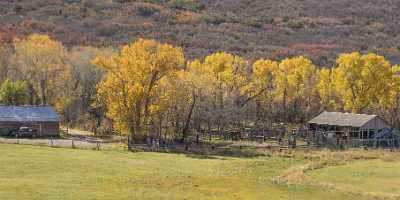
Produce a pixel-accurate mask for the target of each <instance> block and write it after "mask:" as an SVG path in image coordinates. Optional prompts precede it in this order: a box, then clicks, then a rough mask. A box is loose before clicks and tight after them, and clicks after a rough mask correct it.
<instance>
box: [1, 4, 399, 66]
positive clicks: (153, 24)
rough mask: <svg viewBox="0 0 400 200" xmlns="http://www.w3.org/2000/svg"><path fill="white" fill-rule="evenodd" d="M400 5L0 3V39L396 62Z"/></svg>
mask: <svg viewBox="0 0 400 200" xmlns="http://www.w3.org/2000/svg"><path fill="white" fill-rule="evenodd" d="M399 7H400V1H393V0H381V1H374V0H363V1H359V0H335V1H332V0H302V1H294V0H280V1H275V0H143V1H139V0H137V1H135V0H36V1H31V0H4V1H0V39H1V40H3V41H7V40H10V39H11V38H12V37H14V36H26V35H28V34H30V33H33V32H40V33H47V34H50V35H52V36H53V37H55V38H56V39H59V40H61V41H63V42H64V43H65V44H66V45H68V46H74V45H95V46H110V45H114V46H118V45H120V44H125V43H127V42H129V41H131V40H132V39H135V38H139V37H144V38H154V39H157V40H160V41H163V42H168V43H173V44H176V45H180V46H182V47H184V49H185V52H186V54H187V57H189V58H194V57H201V56H204V55H206V54H208V53H210V52H215V51H229V52H233V53H237V54H240V55H242V56H245V57H247V58H259V57H266V58H273V59H281V58H283V57H286V56H291V55H298V54H305V55H307V56H309V57H311V58H312V59H313V61H314V62H315V63H316V64H319V65H326V64H327V63H332V62H333V60H334V59H335V56H336V55H337V54H338V53H341V52H347V51H355V50H357V51H372V52H377V53H379V54H381V55H385V56H386V57H387V58H389V59H390V60H391V61H392V62H394V63H398V62H399V61H400V53H399V44H400V36H399V35H398V34H397V33H398V32H399V29H400V28H399V27H400V26H399V25H398V23H399V21H400V15H399V13H398V10H399Z"/></svg>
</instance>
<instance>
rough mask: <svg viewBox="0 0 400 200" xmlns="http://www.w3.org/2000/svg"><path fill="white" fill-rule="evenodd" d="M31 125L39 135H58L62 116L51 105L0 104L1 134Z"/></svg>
mask: <svg viewBox="0 0 400 200" xmlns="http://www.w3.org/2000/svg"><path fill="white" fill-rule="evenodd" d="M20 127H29V128H31V129H33V130H36V131H38V132H39V136H51V137H53V136H58V135H59V133H60V128H59V127H60V117H59V116H58V114H57V112H56V111H55V110H54V108H53V107H50V106H0V135H8V134H10V132H12V131H14V130H18V129H19V128H20Z"/></svg>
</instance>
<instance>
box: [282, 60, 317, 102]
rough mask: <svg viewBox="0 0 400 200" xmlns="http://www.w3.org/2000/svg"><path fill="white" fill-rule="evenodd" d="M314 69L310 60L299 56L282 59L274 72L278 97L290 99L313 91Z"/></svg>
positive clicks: (307, 94)
mask: <svg viewBox="0 0 400 200" xmlns="http://www.w3.org/2000/svg"><path fill="white" fill-rule="evenodd" d="M315 74H316V69H315V66H314V65H313V64H312V62H311V60H309V59H307V58H305V57H303V56H299V57H294V58H287V59H284V60H283V61H282V62H281V63H280V64H279V67H278V70H277V71H276V72H275V77H276V79H275V85H276V87H277V91H278V94H279V95H278V97H279V98H287V99H286V100H288V101H291V100H293V99H295V98H298V97H301V96H309V95H311V93H312V92H313V87H314V86H313V85H314V81H315Z"/></svg>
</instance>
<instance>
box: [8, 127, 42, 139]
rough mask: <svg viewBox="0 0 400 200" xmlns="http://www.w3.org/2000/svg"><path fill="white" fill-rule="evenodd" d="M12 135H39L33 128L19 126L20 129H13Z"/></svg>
mask: <svg viewBox="0 0 400 200" xmlns="http://www.w3.org/2000/svg"><path fill="white" fill-rule="evenodd" d="M10 136H13V137H32V138H35V137H37V136H38V132H37V131H36V130H32V129H30V128H28V127H19V129H17V130H13V131H11V132H10Z"/></svg>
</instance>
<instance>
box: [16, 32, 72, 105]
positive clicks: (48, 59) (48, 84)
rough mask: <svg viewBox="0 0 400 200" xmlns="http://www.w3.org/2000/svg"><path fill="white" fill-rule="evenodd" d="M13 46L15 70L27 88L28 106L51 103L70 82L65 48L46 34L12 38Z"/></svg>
mask: <svg viewBox="0 0 400 200" xmlns="http://www.w3.org/2000/svg"><path fill="white" fill-rule="evenodd" d="M14 47H15V58H14V61H15V67H14V70H15V71H16V74H17V75H16V76H22V77H20V78H21V79H22V80H24V81H25V82H26V83H27V85H28V90H29V94H30V104H37V103H39V102H40V103H41V104H42V105H47V104H54V103H55V101H56V99H57V95H58V94H59V92H60V91H63V90H62V88H64V87H65V84H68V82H69V79H70V68H69V65H68V64H67V63H66V50H65V48H64V46H63V45H62V44H61V43H60V42H58V41H55V40H52V39H51V38H50V37H49V36H47V35H40V34H33V35H30V36H29V37H28V38H26V39H15V40H14ZM38 100H40V101H38Z"/></svg>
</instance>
